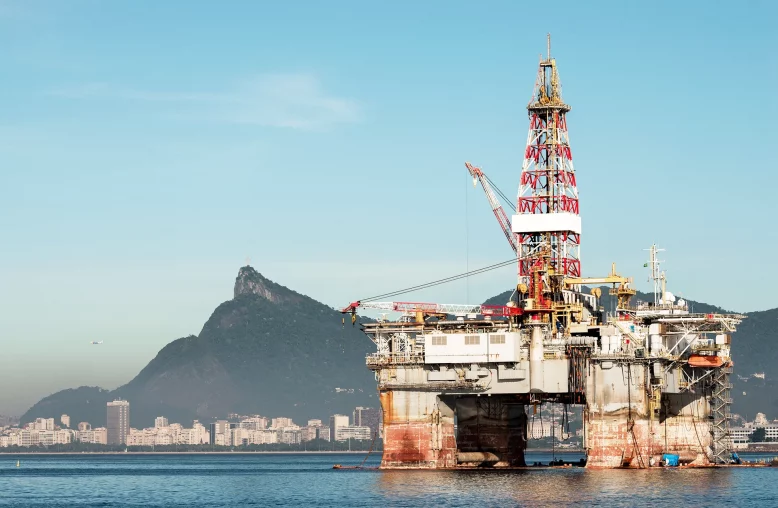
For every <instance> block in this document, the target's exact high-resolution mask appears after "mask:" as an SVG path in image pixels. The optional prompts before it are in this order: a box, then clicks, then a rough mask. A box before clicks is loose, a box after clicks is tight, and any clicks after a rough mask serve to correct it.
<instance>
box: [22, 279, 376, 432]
mask: <svg viewBox="0 0 778 508" xmlns="http://www.w3.org/2000/svg"><path fill="white" fill-rule="evenodd" d="M349 321H350V320H349V319H347V320H346V322H345V324H343V317H342V315H341V314H340V313H339V312H338V311H336V310H334V309H332V308H330V307H327V306H326V305H324V304H322V303H319V302H317V301H316V300H313V299H312V298H309V297H307V296H305V295H302V294H300V293H297V292H295V291H292V290H290V289H288V288H286V287H284V286H281V285H279V284H276V283H274V282H272V281H270V280H269V279H267V278H265V277H263V276H262V275H261V274H260V273H258V272H257V271H256V270H254V269H253V268H251V267H250V266H244V267H242V268H241V269H240V271H239V273H238V276H237V278H236V280H235V291H234V298H233V299H232V300H229V301H227V302H224V303H223V304H221V305H219V306H218V307H217V308H216V310H215V311H214V312H213V314H212V315H211V317H210V319H208V321H207V322H206V323H205V325H204V326H203V329H202V331H201V332H200V334H199V335H197V336H194V335H191V336H189V337H183V338H180V339H178V340H174V341H173V342H171V343H170V344H168V345H167V346H165V347H164V348H162V350H161V351H160V352H159V353H158V354H157V356H156V357H155V358H154V359H153V360H151V362H149V364H148V365H146V367H145V368H144V369H143V370H141V371H140V373H138V375H137V376H135V378H134V379H132V380H131V381H130V382H129V383H127V384H126V385H124V386H121V387H119V388H117V389H116V390H114V391H108V390H103V389H100V388H97V387H81V388H77V389H71V390H63V391H60V392H57V393H55V394H53V395H50V396H48V397H46V398H44V399H42V400H41V401H40V402H38V403H37V404H35V405H34V406H33V407H31V408H30V409H29V410H28V411H27V412H26V413H25V414H24V415H23V416H22V417H21V421H22V422H27V421H31V420H34V419H35V418H38V417H56V416H59V415H60V414H63V413H67V414H68V415H70V417H71V421H73V422H79V421H88V422H90V423H92V425H93V426H98V425H105V422H106V406H105V404H106V402H107V401H109V400H113V399H115V398H123V399H126V400H128V401H130V418H131V425H133V426H135V427H148V426H151V425H152V424H153V423H154V418H155V417H156V416H166V417H168V418H169V419H170V421H176V422H180V423H183V424H189V423H191V421H192V420H193V419H199V420H201V421H205V422H208V421H212V420H213V419H214V418H224V417H226V416H227V414H228V413H239V414H262V415H266V416H287V417H291V418H293V419H295V420H296V421H297V422H299V423H304V422H305V420H307V419H309V418H321V419H324V418H326V417H328V416H329V415H331V414H334V413H343V414H350V413H351V411H353V409H354V407H355V406H373V407H375V406H377V405H378V398H377V395H376V383H375V380H374V377H373V374H372V373H371V372H370V371H369V370H368V369H367V368H366V367H365V355H366V354H367V353H369V352H372V351H373V350H374V346H373V344H372V343H371V342H370V340H369V339H368V338H367V337H366V336H365V335H364V334H363V333H362V332H361V331H360V330H359V327H358V326H356V327H352V326H351V323H350V322H349Z"/></svg>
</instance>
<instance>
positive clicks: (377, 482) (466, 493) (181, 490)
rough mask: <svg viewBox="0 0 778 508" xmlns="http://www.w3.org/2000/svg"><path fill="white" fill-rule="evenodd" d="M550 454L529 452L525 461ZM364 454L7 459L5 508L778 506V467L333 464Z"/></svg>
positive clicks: (3, 465)
mask: <svg viewBox="0 0 778 508" xmlns="http://www.w3.org/2000/svg"><path fill="white" fill-rule="evenodd" d="M549 458H550V456H548V455H539V454H535V455H530V454H528V457H527V460H528V461H534V460H541V461H548V460H549ZM567 458H568V457H566V459H567ZM575 458H578V457H577V456H576V457H572V456H571V457H569V459H575ZM17 459H19V460H21V467H18V468H17V467H16V460H17ZM361 459H362V456H360V455H335V454H326V455H271V454H257V455H243V454H234V455H232V454H231V455H100V456H96V455H78V456H63V455H59V456H57V455H47V456H10V455H0V506H143V507H153V506H182V507H183V506H186V507H194V506H208V507H211V506H434V507H441V506H467V507H470V508H473V507H481V506H543V505H556V506H565V505H571V504H578V505H581V506H598V505H607V506H639V505H648V504H651V505H655V506H713V505H719V506H722V505H725V504H726V505H729V506H778V468H760V469H723V470H722V469H720V470H699V469H698V470H689V469H687V470H672V469H665V470H650V471H647V470H643V471H624V470H615V471H586V470H583V469H567V470H564V469H555V470H540V469H539V470H530V471H502V472H501V471H476V472H473V471H452V472H435V471H425V472H421V471H419V472H415V471H377V470H333V469H332V465H333V464H335V463H340V464H343V465H349V464H358V463H359V462H360V461H361ZM379 460H380V459H379V457H374V458H371V459H370V460H368V462H367V464H366V465H370V466H377V465H378V461H379Z"/></svg>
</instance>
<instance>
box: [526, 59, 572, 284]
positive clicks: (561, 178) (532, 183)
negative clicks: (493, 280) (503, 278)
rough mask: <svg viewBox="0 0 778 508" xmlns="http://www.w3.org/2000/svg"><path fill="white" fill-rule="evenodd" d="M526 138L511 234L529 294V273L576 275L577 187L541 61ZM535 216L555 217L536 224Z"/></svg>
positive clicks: (556, 85) (550, 79)
mask: <svg viewBox="0 0 778 508" xmlns="http://www.w3.org/2000/svg"><path fill="white" fill-rule="evenodd" d="M527 111H528V113H529V133H528V135H527V146H526V149H525V152H524V162H523V164H522V168H521V185H520V187H519V196H518V206H517V207H516V212H517V215H515V216H514V224H513V231H514V232H515V233H517V235H518V243H519V253H518V262H519V282H520V283H523V284H526V285H527V286H528V287H529V288H530V291H529V292H530V294H533V293H534V291H533V285H534V284H537V281H534V280H533V277H532V275H533V273H535V272H544V273H554V274H557V275H567V276H569V277H580V276H581V261H580V257H579V246H580V244H581V238H580V234H581V228H580V216H579V208H578V188H577V186H576V180H575V170H574V168H573V156H572V152H571V150H570V139H569V135H568V131H567V120H566V119H565V115H566V114H567V112H568V111H570V106H568V105H567V104H565V102H564V101H563V100H562V88H561V84H560V82H559V75H558V73H557V68H556V61H555V60H554V59H552V58H551V56H550V55H549V56H548V58H547V59H546V60H541V62H540V66H539V68H538V76H537V80H536V82H535V88H534V91H533V94H532V99H531V100H530V103H529V105H528V106H527ZM540 215H556V217H554V218H551V217H548V218H546V219H539V218H537V216H540Z"/></svg>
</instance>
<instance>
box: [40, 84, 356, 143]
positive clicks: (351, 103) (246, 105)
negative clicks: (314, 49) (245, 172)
mask: <svg viewBox="0 0 778 508" xmlns="http://www.w3.org/2000/svg"><path fill="white" fill-rule="evenodd" d="M50 93H51V95H55V96H58V97H64V98H69V99H103V100H124V101H138V102H156V103H170V104H178V105H179V106H180V105H186V106H187V107H189V108H191V110H192V113H195V114H199V115H202V116H204V117H208V118H212V119H217V120H220V121H225V122H231V123H241V124H247V125H261V126H269V127H286V128H292V129H306V130H315V129H323V128H326V127H329V126H332V125H335V124H343V123H357V122H359V121H361V119H362V112H361V107H360V105H359V104H358V103H357V101H355V100H353V99H348V98H344V97H337V96H335V95H332V94H329V93H327V91H325V90H324V87H323V86H322V84H321V81H320V80H319V79H318V78H317V77H316V76H313V75H310V74H263V75H259V76H256V77H254V78H252V79H249V80H246V81H243V82H241V83H239V84H237V85H236V86H234V87H232V88H231V89H229V90H227V91H223V92H162V91H152V90H139V89H134V88H127V87H122V86H116V85H113V84H110V83H86V84H82V85H78V86H73V87H63V88H59V89H57V90H53V91H52V92H50Z"/></svg>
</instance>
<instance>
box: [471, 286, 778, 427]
mask: <svg viewBox="0 0 778 508" xmlns="http://www.w3.org/2000/svg"><path fill="white" fill-rule="evenodd" d="M601 289H602V298H601V299H600V302H601V305H602V306H603V307H605V308H606V309H609V308H611V307H612V306H613V304H614V297H611V296H610V295H608V288H607V287H602V288H601ZM512 294H513V291H506V292H504V293H500V294H499V295H497V296H494V297H492V298H490V299H488V300H487V301H486V302H484V303H486V304H490V305H505V303H506V302H507V301H508V300H509V299H510V298H511V295H512ZM514 298H515V296H514ZM635 299H636V300H642V301H644V302H648V301H653V300H654V296H653V294H648V293H642V292H638V294H637V295H635ZM686 301H687V302H689V310H691V311H693V312H705V313H708V312H712V313H713V312H718V313H731V311H728V310H725V309H722V308H721V307H717V306H715V305H710V304H707V303H703V302H697V301H694V300H689V299H688V298H687V299H686ZM745 316H746V319H744V320H743V322H742V323H741V324H740V326H738V331H737V332H736V333H734V334H733V335H732V360H733V362H734V374H733V375H732V377H731V381H732V400H733V404H732V411H733V412H734V413H737V414H739V415H741V416H743V417H746V418H747V419H750V420H753V418H754V415H756V413H757V412H762V413H765V414H766V415H767V416H768V418H778V348H775V347H773V344H775V343H776V342H778V309H772V310H766V311H761V312H748V313H746V314H745ZM761 373H764V376H765V379H761V378H757V377H754V376H753V375H754V374H761Z"/></svg>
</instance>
